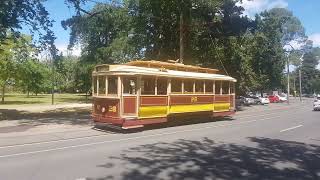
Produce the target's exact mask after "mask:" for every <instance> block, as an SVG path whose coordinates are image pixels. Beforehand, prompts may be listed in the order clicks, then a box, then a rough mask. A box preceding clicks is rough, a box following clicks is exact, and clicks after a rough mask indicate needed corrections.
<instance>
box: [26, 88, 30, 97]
mask: <svg viewBox="0 0 320 180" xmlns="http://www.w3.org/2000/svg"><path fill="white" fill-rule="evenodd" d="M29 96H30V91H29V90H28V91H27V98H29Z"/></svg>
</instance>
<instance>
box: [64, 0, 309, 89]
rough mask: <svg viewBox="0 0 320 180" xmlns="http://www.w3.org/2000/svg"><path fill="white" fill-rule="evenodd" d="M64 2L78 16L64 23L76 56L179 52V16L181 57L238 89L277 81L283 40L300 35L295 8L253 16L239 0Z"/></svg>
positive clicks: (114, 58) (95, 59) (100, 59)
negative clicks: (91, 5)
mask: <svg viewBox="0 0 320 180" xmlns="http://www.w3.org/2000/svg"><path fill="white" fill-rule="evenodd" d="M67 2H68V3H70V4H71V5H73V6H74V7H75V9H76V14H77V15H76V16H74V17H72V18H71V19H68V20H66V21H64V22H62V25H63V26H64V27H65V28H70V30H71V37H70V47H72V46H73V45H74V44H76V43H80V44H81V45H82V46H83V51H82V52H83V53H82V57H81V62H87V63H88V64H95V63H109V64H112V63H119V62H126V61H128V60H130V59H135V58H142V59H155V60H160V61H165V60H168V59H178V58H179V51H180V50H179V46H180V45H181V44H180V43H179V34H180V28H179V27H180V22H181V21H180V18H183V19H182V22H183V23H182V27H183V28H182V31H183V36H184V43H183V44H182V45H183V46H184V49H185V54H184V62H185V63H186V64H197V65H202V66H205V67H210V68H218V69H220V70H221V73H223V74H228V75H230V76H233V77H237V79H238V83H237V84H238V86H237V89H238V92H240V93H246V92H248V91H257V90H259V91H266V90H274V89H279V88H281V87H282V80H283V70H284V65H285V60H286V59H285V52H284V50H283V45H284V43H287V42H290V41H292V40H296V39H299V38H300V37H304V28H303V27H302V25H301V23H300V21H299V19H298V18H296V17H295V16H293V14H292V12H290V11H288V10H286V9H282V8H275V9H271V10H269V11H265V12H263V13H261V14H259V15H257V16H256V18H255V19H254V20H251V19H249V18H248V17H246V16H243V11H244V8H243V7H241V6H238V5H237V2H239V1H237V0H236V1H234V0H209V1H196V0H173V1H165V0H159V1H151V0H140V1H136V0H126V1H112V2H110V3H104V4H103V3H98V4H97V5H96V6H95V7H94V8H93V9H91V10H89V11H86V10H84V9H83V8H81V5H83V3H85V2H87V1H86V0H67ZM86 76H89V74H87V75H86Z"/></svg>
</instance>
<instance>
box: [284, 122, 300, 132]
mask: <svg viewBox="0 0 320 180" xmlns="http://www.w3.org/2000/svg"><path fill="white" fill-rule="evenodd" d="M302 126H303V125H301V124H300V125H298V126H294V127H291V128H287V129H283V130H281V131H280V132H286V131H290V130H293V129H296V128H299V127H302Z"/></svg>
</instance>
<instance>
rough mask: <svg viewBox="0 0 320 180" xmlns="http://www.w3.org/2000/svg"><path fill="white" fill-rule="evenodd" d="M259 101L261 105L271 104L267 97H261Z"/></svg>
mask: <svg viewBox="0 0 320 180" xmlns="http://www.w3.org/2000/svg"><path fill="white" fill-rule="evenodd" d="M259 101H260V103H261V104H269V103H270V100H269V98H266V97H259Z"/></svg>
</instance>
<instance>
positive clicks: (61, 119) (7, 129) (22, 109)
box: [0, 93, 91, 135]
mask: <svg viewBox="0 0 320 180" xmlns="http://www.w3.org/2000/svg"><path fill="white" fill-rule="evenodd" d="M51 98H52V96H51V94H38V95H37V96H35V95H30V96H29V97H27V95H25V94H12V93H11V94H7V95H6V96H5V103H4V104H0V133H2V134H3V133H7V134H8V135H9V134H10V133H23V134H28V133H35V132H36V133H41V132H48V131H65V130H70V129H75V128H76V129H77V128H79V127H80V128H81V127H83V126H84V125H91V121H90V111H91V97H86V96H85V94H55V95H54V105H52V104H51V103H52V102H51V100H52V99H51Z"/></svg>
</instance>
